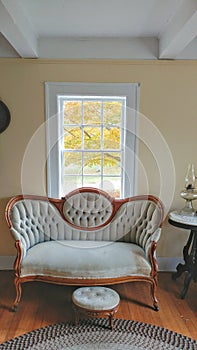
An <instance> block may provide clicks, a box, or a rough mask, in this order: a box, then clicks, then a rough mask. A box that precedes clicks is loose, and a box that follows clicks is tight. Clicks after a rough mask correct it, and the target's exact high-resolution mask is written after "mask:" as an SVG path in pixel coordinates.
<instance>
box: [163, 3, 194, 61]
mask: <svg viewBox="0 0 197 350" xmlns="http://www.w3.org/2000/svg"><path fill="white" fill-rule="evenodd" d="M196 36H197V1H196V0H184V1H183V3H182V5H181V6H180V8H179V9H178V11H177V13H176V15H175V16H174V17H173V19H172V21H171V22H170V23H169V25H168V26H167V28H166V30H165V32H164V33H162V34H161V36H160V38H159V58H172V59H174V58H176V56H177V55H178V54H179V53H181V52H182V51H183V49H184V48H185V47H186V46H187V45H188V44H189V43H190V42H191V41H192V40H193V39H194V38H195V37H196Z"/></svg>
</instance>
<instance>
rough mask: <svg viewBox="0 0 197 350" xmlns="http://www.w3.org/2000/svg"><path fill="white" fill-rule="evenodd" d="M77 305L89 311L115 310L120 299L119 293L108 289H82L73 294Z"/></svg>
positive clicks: (73, 299)
mask: <svg viewBox="0 0 197 350" xmlns="http://www.w3.org/2000/svg"><path fill="white" fill-rule="evenodd" d="M72 301H73V303H74V304H75V305H77V306H79V307H81V308H85V309H88V310H109V309H113V308H115V307H116V306H117V305H118V304H119V302H120V297H119V295H118V293H117V292H116V291H115V290H113V289H111V288H106V287H82V288H78V289H76V290H75V291H74V292H73V294H72Z"/></svg>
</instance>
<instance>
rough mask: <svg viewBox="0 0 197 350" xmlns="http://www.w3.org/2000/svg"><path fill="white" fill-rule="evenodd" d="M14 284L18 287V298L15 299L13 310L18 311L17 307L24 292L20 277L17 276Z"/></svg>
mask: <svg viewBox="0 0 197 350" xmlns="http://www.w3.org/2000/svg"><path fill="white" fill-rule="evenodd" d="M14 284H15V288H16V298H15V300H14V305H13V308H12V310H13V311H14V312H16V311H17V308H18V304H19V302H20V300H21V294H22V288H21V283H20V280H19V278H18V277H16V278H15V280H14Z"/></svg>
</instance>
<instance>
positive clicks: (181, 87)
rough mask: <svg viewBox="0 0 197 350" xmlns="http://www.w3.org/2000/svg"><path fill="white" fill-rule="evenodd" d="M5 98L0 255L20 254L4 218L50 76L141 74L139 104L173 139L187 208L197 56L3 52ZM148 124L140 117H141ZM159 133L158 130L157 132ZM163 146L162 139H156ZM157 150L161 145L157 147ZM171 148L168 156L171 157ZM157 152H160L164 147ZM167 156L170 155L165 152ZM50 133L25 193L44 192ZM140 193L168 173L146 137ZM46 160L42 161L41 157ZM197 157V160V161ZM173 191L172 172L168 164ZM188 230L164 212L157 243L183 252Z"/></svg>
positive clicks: (175, 253) (195, 142)
mask: <svg viewBox="0 0 197 350" xmlns="http://www.w3.org/2000/svg"><path fill="white" fill-rule="evenodd" d="M0 77H1V78H0V99H1V100H3V101H4V102H5V103H6V104H7V106H8V107H9V109H10V112H11V117H12V120H11V124H10V126H9V128H8V129H7V130H6V131H5V132H3V133H2V134H0V164H1V167H0V169H1V170H0V180H1V187H0V256H1V255H13V254H14V253H15V250H14V242H13V241H12V239H11V237H10V234H9V231H8V228H7V226H6V223H5V220H4V210H5V205H6V203H7V201H8V199H9V198H10V197H11V196H13V195H16V194H20V193H21V192H22V191H23V188H22V186H21V169H23V160H24V155H25V152H27V150H28V151H29V148H30V147H27V146H28V143H29V141H30V139H31V137H32V136H33V135H34V134H35V132H37V130H38V128H39V126H41V125H42V123H43V122H44V120H45V97H44V82H46V81H54V82H55V81H58V82H60V81H62V82H114V83H115V82H139V83H140V86H141V87H140V112H141V113H142V114H143V115H145V116H146V117H147V118H148V120H149V121H151V122H152V123H153V129H154V128H155V129H154V130H159V131H160V132H161V133H162V135H163V137H164V140H165V142H166V145H167V146H168V147H169V150H170V153H171V155H172V158H173V162H174V165H175V170H176V178H175V180H176V187H175V194H174V196H172V198H173V201H172V204H171V209H174V208H181V207H182V206H183V205H184V201H183V200H182V199H181V198H180V196H179V191H180V190H181V189H182V188H183V186H184V176H185V172H186V168H187V164H188V163H189V162H192V163H194V164H195V163H197V162H196V150H197V138H196V129H197V62H196V61H110V60H108V61H99V60H98V61H97V60H94V61H91V60H87V61H50V60H49V61H47V60H31V59H0ZM139 128H141V124H140V125H139ZM152 135H153V138H154V132H153V134H152ZM156 147H157V146H156ZM153 153H154V152H153ZM164 153H165V152H163V154H161V157H160V159H159V162H160V161H161V159H164V158H165V154H164ZM157 157H158V155H157ZM163 157H164V158H163ZM44 159H45V140H44V134H42V135H41V137H40V142H39V143H38V144H37V145H36V148H35V151H33V153H32V157H31V162H30V163H29V167H28V173H27V174H26V179H25V180H24V179H22V181H25V182H26V184H25V191H26V193H27V192H29V193H33V194H45V171H44V168H43V162H44ZM139 159H140V164H141V166H140V167H139V171H140V174H139V193H142V192H144V191H145V190H146V186H145V185H144V179H145V178H144V175H143V174H142V173H141V170H142V169H144V170H143V171H144V173H145V174H146V176H147V181H148V189H149V192H150V193H152V194H156V195H159V188H160V182H161V179H159V172H158V169H157V164H156V163H157V160H158V159H154V156H152V154H151V152H150V150H149V149H148V148H147V147H146V146H145V144H144V142H143V139H142V142H140V145H139ZM41 164H42V165H41ZM196 165H197V164H196ZM164 172H165V174H163V175H162V176H164V178H165V179H164V180H165V181H164V182H165V189H166V193H167V192H168V191H169V188H171V187H170V183H171V176H172V180H173V174H172V175H171V172H169V167H168V165H167V164H166V166H165V169H164ZM187 236H188V234H187V232H186V231H184V230H181V231H180V230H178V229H176V228H174V227H172V226H170V225H169V224H168V223H167V219H166V220H165V224H164V228H163V234H162V237H161V239H160V242H159V244H158V256H160V257H179V256H181V255H182V246H183V244H184V242H185V241H186V239H187Z"/></svg>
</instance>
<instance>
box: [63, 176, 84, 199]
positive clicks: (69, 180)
mask: <svg viewBox="0 0 197 350" xmlns="http://www.w3.org/2000/svg"><path fill="white" fill-rule="evenodd" d="M79 187H82V177H81V176H78V175H76V176H74V175H72V176H64V182H63V193H64V194H66V193H68V192H70V191H73V190H75V189H76V188H79Z"/></svg>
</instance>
